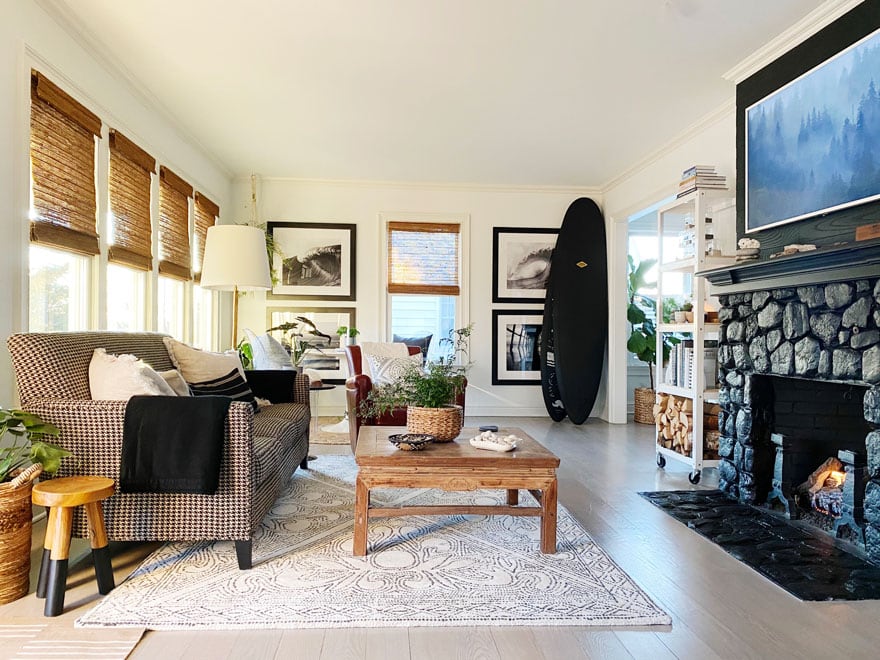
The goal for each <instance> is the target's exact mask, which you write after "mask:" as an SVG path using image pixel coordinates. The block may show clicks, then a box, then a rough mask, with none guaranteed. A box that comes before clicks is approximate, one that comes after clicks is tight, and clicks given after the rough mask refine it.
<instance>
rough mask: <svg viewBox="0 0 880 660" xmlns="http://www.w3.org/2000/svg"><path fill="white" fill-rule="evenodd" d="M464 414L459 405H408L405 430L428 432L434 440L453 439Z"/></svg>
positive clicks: (445, 440) (458, 431)
mask: <svg viewBox="0 0 880 660" xmlns="http://www.w3.org/2000/svg"><path fill="white" fill-rule="evenodd" d="M463 424H464V416H463V415H462V414H461V406H444V407H443V408H420V407H419V406H409V407H408V408H407V409H406V430H407V431H409V432H410V433H428V434H430V435H433V436H434V438H435V440H434V442H449V441H450V440H455V439H456V438H457V437H458V434H459V433H460V432H461V427H462V425H463Z"/></svg>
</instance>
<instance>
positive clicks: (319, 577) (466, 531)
mask: <svg viewBox="0 0 880 660" xmlns="http://www.w3.org/2000/svg"><path fill="white" fill-rule="evenodd" d="M354 477H355V464H354V459H353V458H352V457H349V456H322V457H321V459H320V460H319V461H316V462H315V463H313V464H312V467H311V469H310V470H309V471H308V472H306V471H302V470H297V471H296V473H295V475H294V477H293V479H292V480H291V482H290V485H289V487H288V488H287V489H286V491H285V492H284V493H283V494H282V496H281V497H280V498H279V500H278V501H277V502H276V504H275V506H274V507H273V509H272V511H271V512H270V513H269V514H268V515H267V516H266V519H265V520H264V521H263V525H262V528H261V529H260V530H259V532H258V534H257V536H256V538H255V540H254V568H253V569H251V570H249V571H239V570H238V568H237V565H236V560H235V552H234V551H233V547H232V543H231V542H228V541H227V542H223V541H218V542H203V543H196V544H190V543H169V544H166V545H165V546H163V547H162V548H160V549H159V550H157V551H156V552H155V553H154V554H153V555H151V556H150V557H148V558H147V559H146V560H145V561H144V563H143V564H142V565H141V566H140V567H139V568H138V569H137V570H136V571H135V572H134V573H133V574H132V575H131V576H130V577H129V578H128V579H127V580H126V581H125V582H124V583H122V584H121V585H120V586H118V587H117V588H116V589H115V590H114V591H112V592H111V593H110V594H109V595H108V596H106V597H105V598H104V599H103V600H102V601H101V602H100V603H99V604H98V605H97V606H96V607H95V608H94V609H92V610H91V611H89V612H87V613H86V614H85V615H84V616H82V617H81V618H80V619H79V620H78V621H77V624H76V625H77V626H81V627H92V626H141V627H146V628H149V629H153V630H175V629H235V628H344V627H378V626H468V625H481V626H510V625H533V626H534V625H540V626H553V625H577V626H588V625H602V626H643V625H652V624H660V625H669V624H670V623H671V620H670V617H669V616H668V615H667V614H666V613H665V612H663V611H662V610H661V609H660V608H658V607H657V606H656V605H655V604H654V603H653V602H652V601H651V599H650V598H649V597H648V596H647V595H646V594H645V593H644V592H643V591H642V590H641V589H639V587H638V586H637V585H636V584H635V583H634V582H633V581H632V580H631V579H630V578H629V577H628V576H627V575H626V574H625V573H624V572H623V571H622V570H621V569H620V568H619V567H618V566H617V565H616V564H615V563H614V562H613V561H612V560H611V558H610V557H609V556H608V555H607V554H605V552H604V551H603V550H602V548H600V547H599V546H598V545H596V543H595V542H594V541H593V540H592V539H591V538H590V537H589V535H588V534H587V533H586V531H584V529H583V527H581V525H580V524H579V523H578V522H577V521H576V520H575V519H574V518H573V517H572V516H571V514H570V513H568V511H566V510H565V509H564V508H562V507H560V508H559V512H558V533H557V537H558V546H557V553H556V554H555V555H542V554H541V553H540V551H539V536H540V535H539V525H538V519H537V518H531V517H513V516H488V517H486V516H473V515H468V516H463V515H457V516H431V517H422V516H409V517H403V518H382V519H377V520H374V521H372V522H371V523H370V526H369V538H368V541H369V554H368V555H367V556H366V557H353V556H352V554H351V549H352V530H353V510H354V488H353V482H354ZM371 497H372V500H373V502H374V503H376V504H379V505H395V504H399V503H400V502H402V501H408V502H410V503H413V504H416V503H418V504H431V503H437V502H438V498H439V497H442V498H443V501H444V502H449V501H454V502H456V503H462V504H464V503H468V502H471V503H480V504H503V503H504V501H503V497H504V492H503V491H485V490H481V491H473V492H462V493H442V492H439V491H433V490H397V489H387V490H378V491H374V492H373V493H372V494H371ZM522 499H523V500H531V496H530V495H528V494H525V493H524V494H523V495H522Z"/></svg>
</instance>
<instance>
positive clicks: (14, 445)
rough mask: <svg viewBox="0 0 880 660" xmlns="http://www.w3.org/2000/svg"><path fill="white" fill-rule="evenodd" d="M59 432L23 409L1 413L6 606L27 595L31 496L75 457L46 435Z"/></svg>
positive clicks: (1, 591) (0, 581)
mask: <svg viewBox="0 0 880 660" xmlns="http://www.w3.org/2000/svg"><path fill="white" fill-rule="evenodd" d="M58 433H59V431H58V429H57V428H56V427H55V426H53V425H52V424H47V423H45V422H43V420H41V419H40V418H39V417H37V416H36V415H33V414H31V413H27V412H24V411H23V410H15V409H7V408H0V604H4V603H9V602H12V601H13V600H16V599H17V598H21V597H22V596H24V595H26V594H27V592H28V588H29V587H30V567H31V554H30V551H31V527H32V525H31V515H32V514H31V492H32V489H33V480H34V479H36V478H37V477H38V476H39V475H40V471H41V470H45V471H46V472H49V473H52V472H55V471H56V470H57V469H58V467H59V466H60V464H61V459H62V458H64V457H65V456H69V455H70V453H69V452H67V451H66V450H64V449H61V447H57V446H55V445H52V444H49V443H48V442H45V441H44V440H43V439H42V438H43V437H44V436H47V435H48V436H57V435H58Z"/></svg>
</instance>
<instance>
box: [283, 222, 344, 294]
mask: <svg viewBox="0 0 880 660" xmlns="http://www.w3.org/2000/svg"><path fill="white" fill-rule="evenodd" d="M356 229H357V228H356V225H354V224H336V223H326V222H269V223H268V225H267V230H268V231H269V233H270V234H271V236H272V238H273V240H274V242H275V247H276V249H277V250H278V252H280V254H278V253H276V254H275V255H273V264H272V267H273V270H274V271H275V273H277V275H278V283H277V284H275V285H274V286H273V287H272V291H271V292H270V293H269V294H268V297H269V298H270V299H279V298H281V299H283V298H288V299H298V300H330V301H343V300H345V301H354V300H356V294H355V271H356V265H357V262H356V243H357V241H356Z"/></svg>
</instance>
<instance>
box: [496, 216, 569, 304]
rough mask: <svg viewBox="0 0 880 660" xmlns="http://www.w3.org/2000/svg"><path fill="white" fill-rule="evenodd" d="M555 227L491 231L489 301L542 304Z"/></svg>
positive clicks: (508, 228) (555, 232) (554, 238)
mask: <svg viewBox="0 0 880 660" xmlns="http://www.w3.org/2000/svg"><path fill="white" fill-rule="evenodd" d="M558 234H559V229H558V228H552V227H540V228H531V229H530V228H525V227H494V228H493V229H492V302H494V303H541V302H543V301H544V298H545V296H546V295H547V278H548V277H549V275H550V255H551V253H552V252H553V248H554V247H556V237H557V236H558Z"/></svg>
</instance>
